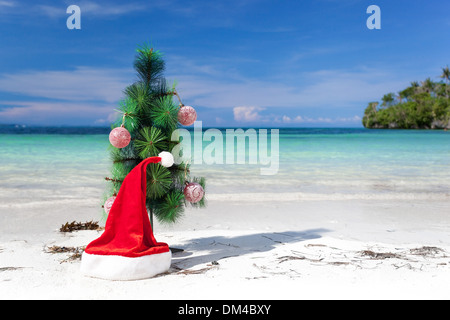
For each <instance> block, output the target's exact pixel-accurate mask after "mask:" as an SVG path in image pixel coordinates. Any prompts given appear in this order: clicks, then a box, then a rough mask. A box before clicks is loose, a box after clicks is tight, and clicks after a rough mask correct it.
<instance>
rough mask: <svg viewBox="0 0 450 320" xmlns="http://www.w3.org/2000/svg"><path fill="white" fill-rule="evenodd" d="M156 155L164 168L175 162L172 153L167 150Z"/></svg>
mask: <svg viewBox="0 0 450 320" xmlns="http://www.w3.org/2000/svg"><path fill="white" fill-rule="evenodd" d="M158 157H160V158H161V162H160V163H161V165H162V166H163V167H166V168H168V167H171V166H172V165H173V163H174V162H175V160H174V159H173V155H172V154H171V153H170V152H167V151H163V152H161V153H160V154H158Z"/></svg>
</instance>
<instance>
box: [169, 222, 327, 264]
mask: <svg viewBox="0 0 450 320" xmlns="http://www.w3.org/2000/svg"><path fill="white" fill-rule="evenodd" d="M329 231H330V230H328V229H323V228H319V229H310V230H304V231H284V232H267V233H254V234H246V235H240V236H232V237H227V236H221V235H217V236H212V237H203V238H194V239H190V240H188V241H187V242H183V243H182V244H179V245H177V244H174V245H173V247H176V248H182V249H183V251H182V252H174V253H173V256H172V268H173V269H175V270H186V269H190V268H193V267H195V266H197V265H202V264H205V263H211V264H212V265H214V264H218V261H219V260H220V259H225V258H230V257H237V256H242V255H246V254H251V253H255V252H266V251H270V250H273V249H274V248H275V247H278V246H281V245H283V244H287V243H295V242H299V241H305V240H311V239H317V238H321V237H322V236H321V234H323V233H325V232H329ZM171 247H172V246H171Z"/></svg>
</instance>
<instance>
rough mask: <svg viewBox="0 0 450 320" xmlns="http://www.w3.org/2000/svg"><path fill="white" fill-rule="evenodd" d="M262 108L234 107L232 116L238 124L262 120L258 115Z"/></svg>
mask: <svg viewBox="0 0 450 320" xmlns="http://www.w3.org/2000/svg"><path fill="white" fill-rule="evenodd" d="M263 110H264V108H259V107H246V106H241V107H234V108H233V114H234V120H236V121H240V122H255V121H260V120H262V117H261V115H260V114H259V113H258V112H259V111H263Z"/></svg>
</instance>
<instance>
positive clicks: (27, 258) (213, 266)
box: [0, 195, 450, 299]
mask: <svg viewBox="0 0 450 320" xmlns="http://www.w3.org/2000/svg"><path fill="white" fill-rule="evenodd" d="M209 198H210V199H209V204H208V207H207V208H206V209H203V210H188V211H187V212H186V215H185V218H184V219H183V220H182V221H181V222H180V223H178V224H177V225H174V226H161V225H157V226H156V228H155V236H156V239H157V240H158V241H162V242H167V243H168V244H169V245H170V246H171V247H176V248H183V249H184V252H181V253H176V254H174V256H173V260H172V267H171V269H170V271H169V272H168V273H167V274H163V275H160V276H157V277H155V278H152V279H147V280H139V281H107V280H100V279H93V278H88V277H84V276H82V275H81V274H80V272H79V267H80V261H79V260H75V261H65V262H64V260H65V259H66V258H67V257H69V254H67V253H56V254H51V253H48V252H47V248H48V247H50V246H53V245H57V246H85V245H86V244H88V243H89V242H90V241H91V240H93V239H95V238H97V237H98V236H99V235H100V233H99V232H98V231H78V232H73V233H65V234H64V233H60V232H59V231H58V229H59V227H60V226H61V224H63V223H65V222H66V221H69V222H70V221H73V220H76V221H82V222H84V221H87V220H92V219H94V220H98V216H97V214H98V210H97V209H96V205H97V204H98V200H97V199H87V200H85V201H80V200H79V199H78V200H77V199H74V200H73V201H72V202H70V201H68V203H58V202H54V203H53V202H42V203H34V204H32V205H28V206H27V204H24V203H22V204H17V205H11V204H10V205H8V207H3V208H0V210H1V216H0V298H2V299H449V298H450V290H449V289H448V288H449V287H450V215H449V211H448V208H449V200H448V199H443V200H435V201H432V202H431V201H430V200H420V199H418V200H414V199H413V200H411V199H405V201H399V200H398V199H397V200H396V201H395V202H394V201H392V202H389V201H384V202H381V201H379V200H371V199H349V200H333V199H329V200H324V199H321V200H317V201H315V200H309V201H303V200H301V199H300V200H296V199H288V200H289V201H288V202H282V201H279V200H281V199H282V196H280V197H275V198H274V199H272V201H270V202H269V201H258V200H261V198H254V199H255V200H254V201H252V196H251V195H249V196H248V197H247V198H245V197H241V199H239V200H238V201H233V197H231V200H230V199H229V198H230V197H228V198H227V197H222V196H219V195H217V196H215V195H210V197H209ZM277 200H278V201H277ZM424 247H426V248H424ZM419 249H420V250H419Z"/></svg>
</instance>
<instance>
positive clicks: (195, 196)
mask: <svg viewBox="0 0 450 320" xmlns="http://www.w3.org/2000/svg"><path fill="white" fill-rule="evenodd" d="M183 193H184V197H185V198H186V200H187V201H189V202H191V203H197V202H199V201H200V200H202V198H203V195H204V194H205V191H204V190H203V188H202V186H201V185H199V184H198V183H194V182H191V183H189V184H188V185H187V186H186V187H185V188H184V191H183Z"/></svg>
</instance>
